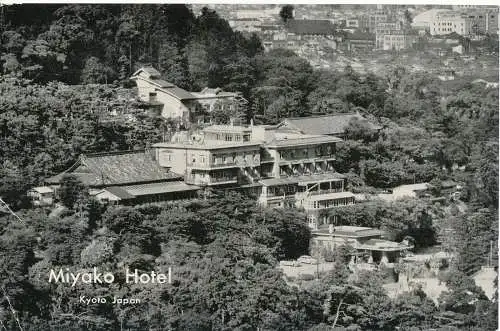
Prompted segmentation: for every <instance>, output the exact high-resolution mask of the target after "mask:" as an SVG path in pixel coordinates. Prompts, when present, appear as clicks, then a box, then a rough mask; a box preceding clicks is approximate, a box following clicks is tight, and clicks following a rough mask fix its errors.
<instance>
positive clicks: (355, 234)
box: [311, 224, 413, 264]
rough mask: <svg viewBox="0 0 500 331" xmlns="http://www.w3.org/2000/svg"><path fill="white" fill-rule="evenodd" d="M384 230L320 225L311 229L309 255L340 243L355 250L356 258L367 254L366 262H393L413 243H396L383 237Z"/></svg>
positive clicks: (316, 253)
mask: <svg viewBox="0 0 500 331" xmlns="http://www.w3.org/2000/svg"><path fill="white" fill-rule="evenodd" d="M384 234H385V233H384V232H383V231H381V230H378V229H375V228H369V227H360V226H346V225H342V226H334V225H332V224H329V225H323V226H320V227H319V228H318V229H315V230H312V238H311V255H312V256H318V255H320V254H321V253H322V251H324V250H330V251H334V250H335V249H337V247H339V246H342V245H349V246H351V247H353V248H354V249H355V250H356V254H355V256H356V257H358V260H359V259H360V257H361V259H362V257H363V256H367V261H365V262H368V263H379V262H381V263H386V264H387V263H394V262H397V261H398V260H399V257H400V256H401V252H404V251H407V250H410V249H412V248H413V245H412V244H411V243H409V242H407V241H403V242H401V243H397V242H394V241H389V240H385V239H383V236H384Z"/></svg>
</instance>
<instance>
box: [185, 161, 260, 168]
mask: <svg viewBox="0 0 500 331" xmlns="http://www.w3.org/2000/svg"><path fill="white" fill-rule="evenodd" d="M259 165H260V163H259V162H258V160H257V161H255V160H252V161H247V160H241V159H240V160H234V161H225V162H224V161H217V162H214V163H193V162H188V163H187V166H188V167H190V168H192V169H203V170H210V169H223V168H241V167H257V166H259Z"/></svg>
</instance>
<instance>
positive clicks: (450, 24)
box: [412, 8, 498, 36]
mask: <svg viewBox="0 0 500 331" xmlns="http://www.w3.org/2000/svg"><path fill="white" fill-rule="evenodd" d="M412 26H414V27H425V28H426V29H427V31H429V33H430V34H431V35H446V34H450V33H453V32H455V33H458V34H459V35H462V36H469V35H479V34H484V33H497V32H498V10H493V9H486V8H485V9H484V10H480V9H474V10H459V11H453V10H446V9H433V10H429V11H426V12H423V13H421V14H419V15H417V16H415V18H414V19H413V23H412Z"/></svg>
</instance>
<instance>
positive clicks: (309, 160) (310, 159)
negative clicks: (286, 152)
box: [279, 154, 335, 165]
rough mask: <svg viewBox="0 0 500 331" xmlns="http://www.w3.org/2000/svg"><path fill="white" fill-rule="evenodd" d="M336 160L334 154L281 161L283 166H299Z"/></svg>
mask: <svg viewBox="0 0 500 331" xmlns="http://www.w3.org/2000/svg"><path fill="white" fill-rule="evenodd" d="M333 160H335V155H334V154H329V155H320V156H303V157H286V158H281V159H280V162H279V163H280V165H281V164H292V163H294V164H298V163H313V162H323V161H333Z"/></svg>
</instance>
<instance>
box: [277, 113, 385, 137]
mask: <svg viewBox="0 0 500 331" xmlns="http://www.w3.org/2000/svg"><path fill="white" fill-rule="evenodd" d="M353 120H358V121H360V122H362V123H366V124H367V125H368V126H369V127H370V128H371V129H372V130H379V129H381V127H380V126H378V125H375V124H373V123H371V122H369V121H368V120H367V119H366V118H364V117H363V116H361V115H360V114H358V113H346V114H332V115H320V116H310V117H292V118H287V119H285V120H284V121H283V122H282V123H281V126H288V127H293V128H295V129H297V130H300V131H301V132H303V133H305V134H316V135H336V134H343V133H344V132H345V130H346V129H347V127H348V125H349V123H350V122H351V121H353Z"/></svg>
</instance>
